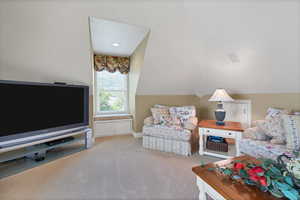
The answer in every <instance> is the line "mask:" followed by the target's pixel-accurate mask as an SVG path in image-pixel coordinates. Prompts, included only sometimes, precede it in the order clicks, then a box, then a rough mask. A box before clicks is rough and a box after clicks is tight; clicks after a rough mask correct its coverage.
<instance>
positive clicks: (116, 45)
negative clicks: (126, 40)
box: [111, 42, 120, 47]
mask: <svg viewBox="0 0 300 200" xmlns="http://www.w3.org/2000/svg"><path fill="white" fill-rule="evenodd" d="M111 45H112V46H114V47H118V46H120V44H119V43H117V42H114V43H112V44H111Z"/></svg>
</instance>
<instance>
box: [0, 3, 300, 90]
mask: <svg viewBox="0 0 300 200" xmlns="http://www.w3.org/2000/svg"><path fill="white" fill-rule="evenodd" d="M3 2H5V3H3ZM0 3H1V5H0V22H1V23H0V51H1V55H0V59H1V60H0V62H1V63H0V64H1V68H0V70H1V74H2V76H4V75H5V77H8V78H14V77H15V75H16V72H17V71H18V70H19V69H20V66H24V67H26V69H30V71H29V70H23V71H24V73H26V74H27V76H28V79H29V78H31V77H32V78H35V77H37V75H36V74H35V75H33V73H29V72H31V71H33V72H36V71H37V70H36V69H38V70H40V72H41V73H44V72H45V74H44V75H43V76H44V77H46V78H47V79H49V80H52V79H55V77H57V76H59V80H63V79H70V80H79V81H84V82H89V81H90V80H92V79H91V78H90V77H91V76H90V74H91V71H90V69H88V67H87V63H88V62H89V53H88V52H89V34H88V28H87V24H88V20H87V19H88V17H89V16H95V17H96V18H103V19H112V20H114V21H120V22H125V23H128V24H135V25H138V26H142V27H146V28H149V29H150V30H151V34H150V37H149V40H148V45H147V49H146V54H145V59H144V66H143V68H142V72H141V76H140V81H139V85H138V89H137V92H138V94H195V93H197V94H200V95H201V94H208V93H211V92H212V91H213V90H214V89H215V88H219V87H224V88H227V89H228V90H229V91H231V92H236V93H276V92H300V1H299V0H152V1H149V0H139V1H137V0H99V1H95V0H85V1H83V0H61V1H50V0H43V1H36V0H28V1H22V0H14V1H5V0H3V1H1V2H0ZM100 32H101V30H100ZM110 43H111V41H110ZM2 52H3V53H2ZM16 55H17V56H16ZM50 61H51V62H50ZM28 71H29V72H28ZM8 72H9V73H8ZM70 72H73V73H70ZM77 72H78V73H77ZM1 74H0V75H1ZM3 74H4V75H3ZM56 80H57V78H56ZM86 80H87V81H86Z"/></svg>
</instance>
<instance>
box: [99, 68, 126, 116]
mask: <svg viewBox="0 0 300 200" xmlns="http://www.w3.org/2000/svg"><path fill="white" fill-rule="evenodd" d="M100 73H101V72H97V71H95V73H94V85H95V101H96V102H95V104H94V105H95V113H96V116H109V115H124V114H129V74H125V75H126V86H127V91H126V97H125V100H126V102H125V110H124V111H115V112H111V111H100V99H99V95H98V91H99V90H100V89H99V88H98V83H97V80H98V79H97V74H100ZM105 91H114V92H124V90H105Z"/></svg>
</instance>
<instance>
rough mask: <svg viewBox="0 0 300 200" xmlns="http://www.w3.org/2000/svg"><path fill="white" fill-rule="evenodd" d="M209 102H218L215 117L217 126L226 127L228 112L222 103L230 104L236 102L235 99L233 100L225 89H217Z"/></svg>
mask: <svg viewBox="0 0 300 200" xmlns="http://www.w3.org/2000/svg"><path fill="white" fill-rule="evenodd" d="M208 101H216V102H218V104H217V109H216V111H215V117H216V120H217V122H216V124H217V125H219V126H224V125H225V122H224V119H225V116H226V111H225V110H224V109H223V103H222V102H229V101H234V99H233V98H231V97H230V96H229V95H228V94H227V92H226V91H225V89H216V91H215V92H214V94H213V95H212V96H211V97H210V99H209V100H208Z"/></svg>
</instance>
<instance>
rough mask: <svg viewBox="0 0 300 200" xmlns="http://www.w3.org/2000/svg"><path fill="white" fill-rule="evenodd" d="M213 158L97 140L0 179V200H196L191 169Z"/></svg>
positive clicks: (137, 142) (130, 141)
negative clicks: (87, 148) (62, 155)
mask: <svg viewBox="0 0 300 200" xmlns="http://www.w3.org/2000/svg"><path fill="white" fill-rule="evenodd" d="M200 160H203V161H204V162H212V161H216V159H214V158H211V157H201V156H199V155H194V156H191V157H183V156H177V155H175V154H171V153H163V152H158V151H152V150H147V149H143V148H142V140H141V139H134V138H133V137H132V136H129V135H127V136H118V137H106V138H103V139H98V140H97V141H96V144H95V145H94V147H93V148H92V149H89V150H86V151H82V152H79V153H76V154H73V155H71V156H67V157H64V158H61V159H58V160H55V161H52V162H50V163H47V164H44V165H41V166H39V167H35V168H33V169H30V170H27V171H25V172H23V173H21V174H17V175H14V176H10V177H7V178H4V179H1V180H0V199H1V200H93V199H95V200H96V199H111V200H112V199H197V197H198V189H197V186H196V182H195V176H194V174H193V173H192V171H191V168H192V166H195V165H199V164H200Z"/></svg>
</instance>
